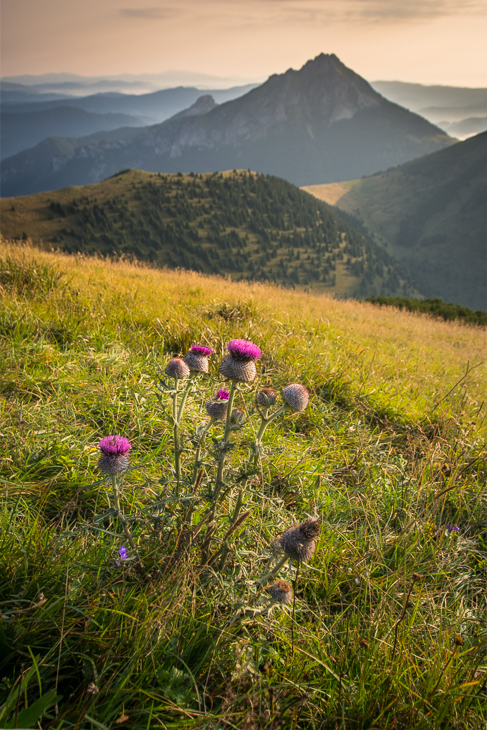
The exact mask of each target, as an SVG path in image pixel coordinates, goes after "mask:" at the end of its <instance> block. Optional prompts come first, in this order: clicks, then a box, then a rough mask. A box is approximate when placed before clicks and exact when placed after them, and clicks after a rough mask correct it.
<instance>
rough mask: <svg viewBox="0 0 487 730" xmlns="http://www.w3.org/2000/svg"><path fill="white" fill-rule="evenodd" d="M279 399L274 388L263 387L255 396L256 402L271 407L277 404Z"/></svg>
mask: <svg viewBox="0 0 487 730" xmlns="http://www.w3.org/2000/svg"><path fill="white" fill-rule="evenodd" d="M276 401H277V393H276V391H275V390H274V388H262V390H261V391H259V393H257V395H256V396H255V402H256V403H257V405H258V406H263V407H264V408H269V407H270V406H273V405H275V403H276Z"/></svg>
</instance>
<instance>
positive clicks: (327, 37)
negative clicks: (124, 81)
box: [0, 0, 487, 87]
mask: <svg viewBox="0 0 487 730" xmlns="http://www.w3.org/2000/svg"><path fill="white" fill-rule="evenodd" d="M486 38H487V2H486V1H485V0H2V5H1V70H0V73H1V75H2V76H14V75H20V74H44V73H50V72H70V73H75V74H80V75H82V76H103V75H120V74H127V73H129V74H135V75H138V74H147V73H160V72H164V71H168V70H174V69H178V70H185V71H188V72H195V73H196V72H197V73H203V74H209V75H214V76H218V77H224V79H226V80H228V85H231V84H233V83H245V82H254V81H262V80H264V79H266V78H267V77H268V76H269V75H270V74H272V73H282V72H284V71H286V70H287V69H288V68H296V69H297V68H300V67H301V66H302V65H303V64H304V63H305V62H306V61H307V60H309V59H310V58H313V57H315V56H317V55H318V54H319V53H322V52H323V53H335V54H336V55H337V56H338V57H339V58H340V60H341V61H342V62H343V63H345V65H347V66H349V67H350V68H352V69H353V70H354V71H356V72H357V73H359V74H360V75H361V76H363V77H364V78H366V79H368V80H369V81H376V80H398V81H412V82H417V83H423V84H443V85H452V86H471V87H479V86H483V87H485V86H487V51H486V47H487V44H486V42H485V39H486ZM190 77H191V74H189V76H188V79H190Z"/></svg>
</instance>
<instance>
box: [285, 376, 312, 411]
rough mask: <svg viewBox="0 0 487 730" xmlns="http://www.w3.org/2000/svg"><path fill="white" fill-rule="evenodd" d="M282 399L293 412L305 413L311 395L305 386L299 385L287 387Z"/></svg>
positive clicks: (294, 384) (293, 384)
mask: <svg viewBox="0 0 487 730" xmlns="http://www.w3.org/2000/svg"><path fill="white" fill-rule="evenodd" d="M282 397H283V399H284V402H285V403H286V405H287V406H289V408H291V410H293V411H297V412H300V411H304V409H305V408H306V406H307V405H308V403H309V393H308V391H307V390H306V388H305V387H304V385H300V384H299V383H292V384H291V385H286V387H285V388H283V389H282Z"/></svg>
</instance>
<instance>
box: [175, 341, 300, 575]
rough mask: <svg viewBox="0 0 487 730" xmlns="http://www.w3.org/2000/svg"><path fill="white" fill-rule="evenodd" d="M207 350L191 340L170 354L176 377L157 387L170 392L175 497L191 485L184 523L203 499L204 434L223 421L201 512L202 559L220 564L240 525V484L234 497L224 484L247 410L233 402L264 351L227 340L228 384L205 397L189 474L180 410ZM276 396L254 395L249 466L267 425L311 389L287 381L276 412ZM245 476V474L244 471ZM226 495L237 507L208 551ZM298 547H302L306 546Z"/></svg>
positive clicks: (203, 368)
mask: <svg viewBox="0 0 487 730" xmlns="http://www.w3.org/2000/svg"><path fill="white" fill-rule="evenodd" d="M211 353H212V349H211V348H209V347H206V346H203V345H192V346H191V348H190V350H189V352H188V353H187V355H186V356H185V357H184V359H181V358H173V359H172V360H171V361H170V362H169V363H168V364H167V365H166V368H165V374H166V375H167V376H169V377H172V378H174V387H172V388H171V387H168V386H167V385H166V384H165V383H164V381H161V382H162V385H163V387H162V388H160V390H162V391H163V392H165V393H166V394H168V395H170V396H171V400H172V415H171V420H172V428H173V435H174V463H175V476H176V488H175V499H176V500H179V499H180V498H181V497H182V495H181V485H182V484H183V483H186V484H188V485H190V486H191V487H192V489H193V492H192V496H191V498H190V499H191V505H192V509H191V510H189V511H188V510H186V509H183V511H182V514H183V517H182V518H181V519H182V520H183V522H184V521H185V520H186V517H187V516H188V515H189V516H190V518H192V515H193V512H194V505H195V500H196V502H198V501H201V499H202V497H201V496H198V495H196V494H195V490H196V489H197V485H199V484H200V483H201V481H202V476H203V473H204V470H205V468H206V467H205V462H204V461H203V460H202V452H203V448H204V444H205V439H206V436H207V434H208V432H209V430H210V428H211V427H212V426H215V427H218V425H219V424H221V425H223V426H224V429H223V434H222V435H221V436H220V437H215V438H214V439H213V441H214V443H215V447H216V449H215V461H216V474H215V476H214V477H213V479H211V481H212V482H213V488H210V489H209V492H208V499H209V502H210V504H209V510H208V512H207V513H206V515H205V520H206V522H207V525H208V527H207V531H206V535H205V540H204V544H203V547H202V553H203V562H204V563H208V564H210V563H211V564H213V563H214V560H215V558H216V557H217V556H221V557H222V561H221V564H223V563H224V560H225V557H226V552H225V551H227V550H228V548H227V547H225V541H226V540H227V539H228V537H229V536H231V535H233V534H234V531H235V529H236V526H238V525H239V524H241V520H242V517H243V516H242V517H241V516H240V513H241V510H242V508H243V506H244V502H245V496H244V487H241V488H240V489H239V491H238V494H237V495H235V497H232V490H233V487H234V484H232V483H231V480H229V481H228V484H227V483H226V478H225V469H226V462H227V458H228V455H229V453H230V452H231V450H232V449H233V448H234V447H235V445H236V444H235V443H233V442H232V441H231V435H232V432H235V431H239V430H240V429H241V428H243V427H244V426H245V424H246V422H247V420H246V414H245V411H244V410H242V409H241V408H234V407H233V404H234V399H235V395H236V393H237V391H238V390H239V386H240V384H244V385H245V386H247V387H246V388H244V389H243V390H242V391H241V393H242V395H243V394H244V393H245V392H248V386H249V385H250V384H251V383H252V382H253V381H254V380H255V378H256V375H257V368H256V362H257V360H258V359H259V358H260V357H261V355H262V352H261V349H260V347H258V346H257V345H256V344H255V343H253V342H250V341H249V340H243V339H235V340H231V341H230V342H229V343H228V345H227V354H226V355H224V357H223V359H222V361H221V362H220V365H219V373H220V374H221V375H223V377H224V378H225V380H226V381H229V382H228V386H226V387H225V388H222V387H220V388H219V390H218V391H217V392H216V394H215V395H214V396H213V397H211V398H210V399H209V400H206V402H205V411H206V414H207V415H208V416H209V417H210V418H209V421H207V423H206V424H204V425H202V426H200V427H198V428H196V429H195V435H194V437H193V439H192V442H193V444H194V446H195V451H194V460H193V466H192V471H191V476H189V475H187V476H186V477H185V471H186V470H185V469H184V468H183V467H184V465H182V464H181V459H180V455H181V451H182V449H181V445H180V442H181V434H180V428H181V423H182V418H183V411H184V407H185V403H186V398H187V396H188V394H189V392H190V388H191V383H192V382H193V379H194V378H195V377H196V376H198V375H199V374H208V372H209V364H208V356H209V355H210V354H211ZM181 380H186V384H185V386H184V388H183V389H182V390H180V388H179V385H180V381H181ZM178 399H179V400H178ZM277 399H278V394H277V392H276V391H275V390H274V389H273V388H271V387H266V388H263V389H262V390H260V391H259V392H258V394H257V396H255V405H256V406H257V412H258V413H259V415H260V419H261V422H260V426H259V429H258V432H257V435H256V437H255V440H254V442H253V443H252V444H251V450H252V455H251V456H250V458H249V460H248V462H247V468H248V466H252V465H254V466H255V464H256V462H257V459H258V458H259V456H261V455H262V440H263V436H264V433H265V430H266V428H267V426H268V425H269V424H270V423H272V422H273V421H274V420H275V419H277V418H278V417H279V416H281V415H283V414H284V413H286V412H288V411H293V412H301V411H303V410H304V409H305V408H306V406H307V404H308V401H309V394H308V391H307V390H306V388H305V387H304V386H303V385H300V384H298V383H294V384H291V385H288V386H286V387H285V388H283V390H282V401H283V402H282V404H281V405H280V406H279V407H278V408H277V409H276V410H275V411H274V412H271V409H272V408H273V406H275V405H276V404H277ZM243 476H244V479H245V473H244V475H243ZM226 497H228V499H229V501H230V500H232V499H235V506H234V509H233V511H232V513H231V517H230V515H229V516H228V519H230V528H229V530H226V532H225V536H224V538H223V544H222V546H221V548H220V550H217V551H216V552H212V547H211V543H212V539H213V536H215V539H216V538H217V533H218V530H219V524H220V523H219V521H218V520H217V512H218V508H219V505H220V504H222V503H223V502H224V500H225V498H226ZM184 499H185V500H186V499H188V497H184ZM245 515H246V516H248V512H246V513H245ZM220 522H221V520H220ZM188 527H189V525H188ZM180 529H183V527H182V526H181V528H180ZM298 532H299V531H298ZM299 535H301V533H299ZM301 536H302V535H301ZM283 539H284V536H283ZM297 539H298V538H296V541H297ZM296 541H295V542H296ZM286 544H287V543H286ZM296 544H297V542H296ZM305 544H306V545H307V550H308V553H310V555H311V554H312V548H311V545H312V544H314V543H313V539H312V538H311V539H310V540H308V542H306V540H305ZM296 549H297V548H296ZM302 549H303V550H304V551H305V552H306V549H305V548H304V547H303V548H302ZM281 552H282V550H281ZM284 553H285V555H284V558H281V560H280V561H279V563H278V565H277V566H275V567H274V569H273V571H272V572H271V573H270V574H269V575H268V576H265V580H264V581H262V585H264V583H265V581H266V580H267V579H268V578H271V577H273V576H275V575H276V573H277V572H278V571H279V570H280V568H281V567H282V566H283V564H284V563H285V562H286V560H287V559H288V557H291V556H289V555H287V554H286V550H285V549H284ZM310 555H309V556H310ZM292 559H293V558H292V557H291V560H292ZM306 559H307V555H306V554H304V553H303V555H301V556H300V558H299V560H306Z"/></svg>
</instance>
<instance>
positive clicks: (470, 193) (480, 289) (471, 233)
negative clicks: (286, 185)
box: [305, 133, 487, 310]
mask: <svg viewBox="0 0 487 730" xmlns="http://www.w3.org/2000/svg"><path fill="white" fill-rule="evenodd" d="M486 185H487V133H483V134H479V135H477V136H476V137H472V138H471V139H467V140H466V141H465V142H460V143H458V144H455V145H454V146H452V147H449V148H448V149H445V150H440V151H439V152H435V153H433V154H430V155H426V156H424V157H420V158H419V159H417V160H413V161H412V162H408V163H407V164H405V165H401V166H399V167H396V168H393V169H391V170H388V171H386V172H383V173H380V174H377V175H372V176H371V177H366V178H363V179H361V180H356V181H353V182H348V183H341V184H335V185H316V186H311V187H307V188H305V190H308V192H310V193H312V194H314V195H316V196H317V198H319V199H321V200H325V201H327V202H328V203H332V204H334V205H336V207H337V208H338V209H342V210H343V211H346V212H348V213H351V214H353V215H354V217H355V218H357V219H359V220H360V221H361V222H362V224H363V225H364V230H368V231H369V232H371V233H372V235H374V237H375V239H376V241H377V242H379V243H382V244H383V245H385V246H387V250H388V251H389V253H390V254H392V255H393V256H394V257H395V258H396V259H397V260H399V261H401V262H402V263H403V265H404V266H405V267H406V268H407V269H408V271H409V273H410V275H411V276H414V277H415V280H416V282H417V287H418V288H419V289H420V291H421V292H422V294H423V295H424V296H427V297H441V298H442V299H443V300H444V301H453V302H457V303H459V304H464V305H466V306H467V307H471V308H472V309H483V310H485V309H486V308H487V307H486V293H485V292H486V289H485V285H486V258H485V231H486V228H485V190H486Z"/></svg>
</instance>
